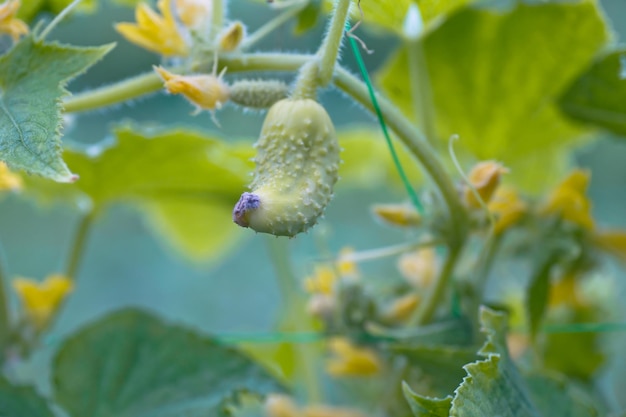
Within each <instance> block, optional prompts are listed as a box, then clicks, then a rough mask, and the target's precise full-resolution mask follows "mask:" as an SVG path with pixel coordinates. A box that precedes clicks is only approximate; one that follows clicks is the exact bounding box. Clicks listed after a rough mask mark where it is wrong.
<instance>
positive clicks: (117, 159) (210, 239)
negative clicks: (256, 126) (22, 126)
mask: <svg viewBox="0 0 626 417" xmlns="http://www.w3.org/2000/svg"><path fill="white" fill-rule="evenodd" d="M116 136H117V142H116V143H115V144H113V145H111V146H109V147H104V146H92V147H90V148H88V149H87V150H86V151H85V152H79V151H66V152H65V154H64V157H65V159H66V160H67V161H68V164H69V165H70V166H71V167H72V169H73V170H75V171H76V172H77V173H78V174H79V175H80V177H81V178H80V180H79V181H77V182H76V183H75V184H71V185H65V186H64V188H62V189H61V188H59V186H50V185H49V184H48V183H47V182H43V181H41V180H37V179H34V178H27V179H26V186H25V191H26V192H27V193H29V194H30V195H32V196H34V197H36V198H37V199H39V200H40V201H41V200H43V201H50V200H51V199H54V198H55V197H56V198H57V199H59V200H63V199H70V200H71V201H74V202H78V203H79V204H81V203H80V202H81V201H88V202H90V204H85V203H84V202H83V203H82V206H87V207H89V205H91V206H92V208H93V209H95V210H101V209H102V208H103V207H106V206H107V205H109V204H111V203H114V202H125V203H132V204H135V205H137V206H138V207H139V208H141V209H143V210H145V211H146V212H147V213H148V214H149V220H150V221H152V222H153V224H154V225H155V227H156V230H157V231H159V232H161V233H162V234H163V236H165V237H166V238H167V239H168V240H169V241H171V242H172V243H173V244H174V246H175V247H176V248H177V249H179V250H180V251H181V253H182V254H183V255H185V256H187V257H189V258H190V259H192V260H205V259H208V258H211V257H213V258H214V257H217V256H219V255H220V254H221V253H223V252H225V251H227V250H229V249H230V248H232V246H233V245H234V244H236V242H237V239H238V238H239V237H241V236H242V230H240V228H238V227H236V226H235V225H234V224H233V223H232V220H231V211H232V207H233V205H234V204H235V202H237V199H238V198H239V195H240V194H241V192H242V191H244V190H245V189H246V186H247V183H248V181H249V176H248V174H249V172H250V171H251V170H252V163H251V162H250V161H249V159H250V157H251V156H252V154H253V150H252V146H251V145H247V144H246V145H245V146H243V145H226V144H224V143H222V142H220V141H218V140H217V139H214V138H207V137H205V136H203V135H201V134H199V133H194V132H191V131H185V130H170V131H166V132H161V133H153V134H143V133H139V132H134V131H133V130H131V128H123V129H119V130H118V131H117V132H116ZM60 191H62V193H60V194H56V193H58V192H60Z"/></svg>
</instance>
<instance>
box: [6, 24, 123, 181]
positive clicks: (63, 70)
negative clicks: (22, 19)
mask: <svg viewBox="0 0 626 417" xmlns="http://www.w3.org/2000/svg"><path fill="white" fill-rule="evenodd" d="M112 48H113V45H105V46H101V47H95V48H77V47H71V46H65V45H58V44H45V43H42V42H40V41H36V40H34V39H33V36H32V35H31V36H27V37H25V38H23V39H22V40H21V41H20V42H19V43H18V44H17V45H15V46H14V47H13V49H11V50H10V51H9V52H8V53H7V54H6V55H4V56H2V57H0V160H3V161H5V162H7V163H8V164H9V165H10V166H11V167H13V168H19V169H24V170H26V171H28V172H31V173H35V174H39V175H42V176H44V177H47V178H50V179H53V180H55V181H59V182H72V181H74V180H76V176H75V175H74V174H72V173H71V172H70V171H69V169H68V168H67V166H66V165H65V162H63V159H61V142H60V136H61V128H62V119H61V104H60V100H61V98H62V97H63V96H64V95H66V94H68V93H67V91H66V90H65V89H64V86H65V84H66V82H67V81H68V80H69V79H71V78H74V77H75V76H77V75H78V74H80V73H82V72H83V71H85V70H86V69H87V68H89V67H90V66H91V65H93V64H94V63H95V62H96V61H98V60H99V59H101V58H102V57H103V56H104V55H105V54H106V53H107V52H109V51H110V50H111V49H112Z"/></svg>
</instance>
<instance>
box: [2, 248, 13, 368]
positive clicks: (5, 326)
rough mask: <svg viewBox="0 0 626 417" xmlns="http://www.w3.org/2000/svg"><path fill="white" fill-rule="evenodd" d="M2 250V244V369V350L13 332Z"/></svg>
mask: <svg viewBox="0 0 626 417" xmlns="http://www.w3.org/2000/svg"><path fill="white" fill-rule="evenodd" d="M0 243H1V242H0ZM2 249H3V248H2V246H1V244H0V368H1V366H2V361H3V360H4V358H3V356H2V354H1V353H2V352H1V348H2V347H3V346H4V344H5V343H6V342H7V339H8V338H9V333H10V331H11V316H10V310H9V297H8V295H7V291H6V288H7V287H6V286H7V284H8V282H7V278H6V274H5V271H4V262H3V261H4V251H3V250H2Z"/></svg>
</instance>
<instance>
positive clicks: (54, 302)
mask: <svg viewBox="0 0 626 417" xmlns="http://www.w3.org/2000/svg"><path fill="white" fill-rule="evenodd" d="M72 287H73V286H72V281H71V280H70V279H69V278H67V277H66V276H63V275H59V274H55V275H50V276H48V277H47V278H46V280H45V281H43V282H37V281H34V280H31V279H28V278H16V279H15V280H13V288H15V291H16V292H17V294H18V295H19V297H20V299H21V300H22V304H23V306H24V311H25V313H26V316H27V317H28V319H29V320H31V322H32V323H33V324H34V325H35V326H36V327H37V328H41V327H43V326H45V325H46V323H47V322H48V320H49V319H50V318H51V317H52V315H53V314H54V313H55V311H56V310H57V308H58V307H59V305H60V304H61V302H62V301H63V300H64V299H65V297H66V296H67V294H68V293H69V292H71V291H72Z"/></svg>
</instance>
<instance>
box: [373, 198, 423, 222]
mask: <svg viewBox="0 0 626 417" xmlns="http://www.w3.org/2000/svg"><path fill="white" fill-rule="evenodd" d="M372 211H373V213H374V215H375V216H376V217H378V218H379V219H381V220H382V221H384V222H385V223H389V224H390V225H392V226H400V227H415V226H419V225H420V223H421V222H422V217H421V216H420V215H419V213H418V212H417V211H415V208H414V207H413V206H412V205H410V204H376V205H374V206H373V207H372Z"/></svg>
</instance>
